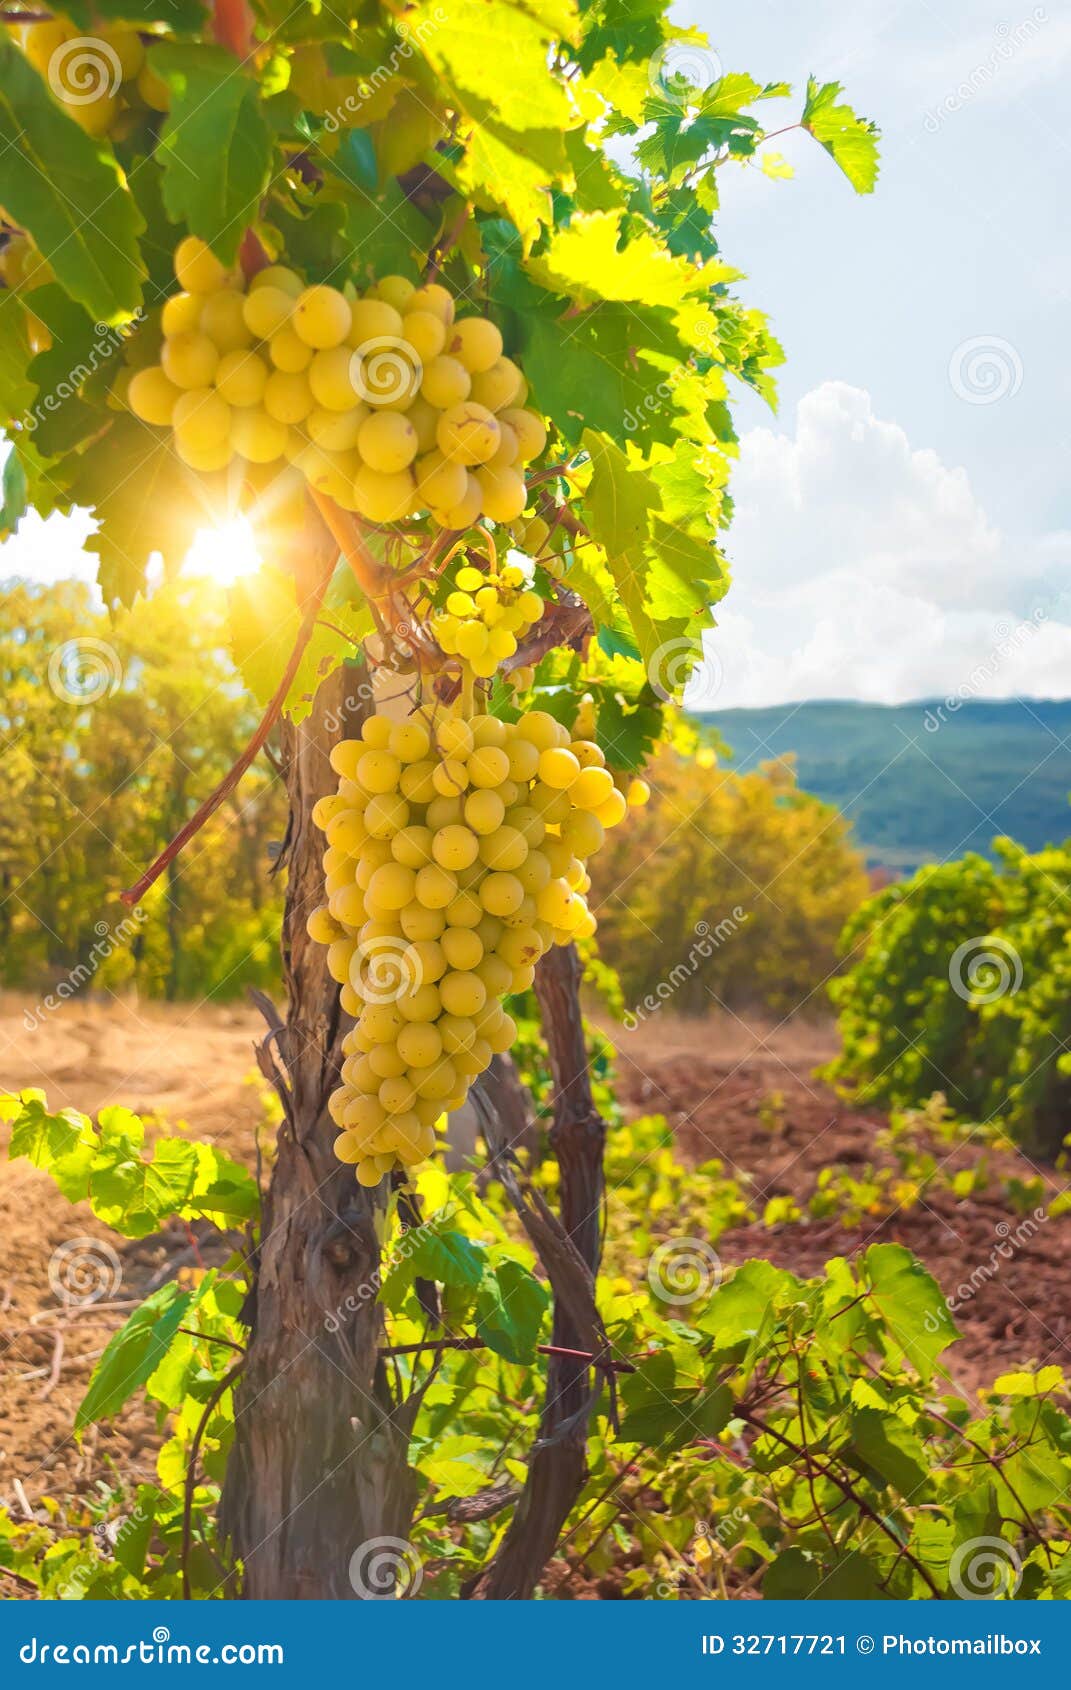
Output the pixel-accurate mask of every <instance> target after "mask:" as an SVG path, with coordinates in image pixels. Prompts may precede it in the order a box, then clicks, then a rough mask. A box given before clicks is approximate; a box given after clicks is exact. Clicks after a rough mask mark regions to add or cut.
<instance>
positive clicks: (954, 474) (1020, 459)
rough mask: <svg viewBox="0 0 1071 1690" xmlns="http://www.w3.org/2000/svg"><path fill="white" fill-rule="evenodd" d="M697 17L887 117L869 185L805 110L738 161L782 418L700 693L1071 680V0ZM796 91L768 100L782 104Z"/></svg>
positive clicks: (915, 694) (27, 535)
mask: <svg viewBox="0 0 1071 1690" xmlns="http://www.w3.org/2000/svg"><path fill="white" fill-rule="evenodd" d="M674 17H675V19H676V21H677V22H678V23H680V24H694V25H698V26H699V27H700V28H703V29H705V30H706V31H707V33H708V35H709V37H710V41H711V48H710V49H709V50H708V49H702V50H701V51H702V54H704V55H705V57H700V59H699V60H698V61H697V65H698V68H700V69H709V74H710V76H711V77H713V76H716V75H717V74H718V67H719V65H720V67H721V69H724V70H746V71H749V72H750V73H751V74H752V75H753V76H755V77H756V78H757V79H758V80H759V81H763V82H765V81H789V82H792V83H793V84H794V85H795V86H796V87H797V88H798V89H800V90H802V88H803V86H804V85H805V83H806V78H807V75H808V73H809V72H813V73H814V74H815V75H816V76H818V77H819V78H820V79H821V80H823V81H830V80H838V81H840V82H842V83H843V84H844V87H845V90H846V93H847V96H848V97H849V98H850V100H851V102H852V103H853V104H854V106H855V107H856V109H857V110H858V111H860V112H861V113H863V114H865V115H866V116H867V117H870V118H873V119H874V120H875V121H876V122H877V123H878V124H879V126H880V128H881V130H882V133H883V141H882V169H881V176H880V178H879V182H878V187H877V190H876V191H875V193H874V194H873V195H871V196H869V197H868V198H862V199H861V198H857V197H856V196H855V195H854V194H853V192H852V191H851V189H850V187H849V186H848V184H847V182H846V181H845V180H844V179H843V178H842V177H841V175H840V173H839V172H838V171H837V170H836V168H835V167H834V166H833V164H832V163H831V161H830V160H829V159H828V158H827V157H826V155H825V154H824V153H823V152H822V150H821V149H820V148H819V147H817V146H816V145H815V144H814V142H813V141H811V140H810V139H809V138H808V137H805V136H802V135H800V134H798V133H796V134H792V133H790V134H787V135H784V136H782V137H779V138H778V140H777V141H776V143H774V144H775V146H776V148H777V149H778V150H779V151H781V152H782V153H783V154H784V155H785V156H786V158H787V159H788V160H789V161H790V163H791V164H792V165H793V166H794V168H795V171H796V175H795V179H794V180H792V181H788V182H784V181H775V180H771V179H769V178H767V177H766V176H764V175H763V174H762V173H761V172H760V171H759V170H757V169H755V168H748V169H739V170H737V169H733V170H727V171H724V172H722V178H721V180H722V189H721V192H722V211H721V214H720V219H719V238H720V240H721V243H722V246H723V250H724V252H725V255H726V257H727V258H728V260H729V261H730V262H732V263H733V264H734V265H736V266H737V267H738V268H740V269H741V270H743V271H744V272H745V273H746V276H747V280H746V281H744V282H742V283H741V284H740V291H741V293H742V295H743V296H744V297H745V298H746V299H747V300H748V302H749V303H753V304H756V305H759V306H761V307H762V309H764V310H765V311H767V312H768V313H769V315H770V318H771V320H772V324H773V328H774V330H775V332H776V334H777V335H778V337H779V339H780V340H781V341H782V343H783V345H784V347H785V351H786V354H787V364H786V366H785V368H784V369H783V370H782V372H781V373H780V379H779V386H780V404H779V408H778V411H777V413H776V415H775V414H772V413H771V412H770V411H769V410H768V409H767V408H766V407H765V406H764V405H762V404H761V403H760V402H759V401H758V400H757V399H755V398H754V396H752V395H750V394H743V395H741V396H740V402H739V406H738V427H739V429H740V433H741V448H740V462H739V467H738V470H737V473H736V476H735V479H734V484H733V492H734V497H735V501H736V517H735V520H734V523H733V526H732V528H731V530H730V531H729V533H728V535H727V537H726V550H727V552H728V555H729V558H730V561H731V563H732V568H733V585H732V587H731V589H730V592H729V595H728V596H727V598H726V599H725V600H724V601H723V604H722V605H721V606H719V609H718V628H717V630H716V631H715V632H714V633H713V634H712V635H710V636H708V647H707V653H706V658H705V661H704V662H703V663H702V664H701V665H700V666H699V669H698V670H697V673H696V676H695V678H694V680H693V683H692V686H691V687H690V689H689V693H688V701H689V702H690V703H693V704H695V705H697V706H698V705H708V706H716V707H718V708H728V707H732V706H737V705H776V704H781V703H788V702H795V701H797V700H799V699H805V698H859V699H867V700H873V701H878V702H888V703H893V702H903V701H905V700H908V699H917V698H923V697H927V698H929V697H944V696H956V697H961V696H987V697H1005V696H1013V695H1026V696H1034V697H1066V696H1069V695H1071V511H1069V494H1068V480H1069V478H1068V473H1067V471H1068V464H1069V451H1071V426H1069V424H1068V421H1067V417H1068V407H1069V400H1071V360H1069V359H1068V357H1067V356H1066V353H1065V342H1066V337H1067V322H1068V302H1069V294H1071V220H1069V219H1068V217H1067V214H1066V205H1067V183H1068V174H1069V167H1071V124H1069V122H1068V119H1067V115H1066V112H1067V102H1066V77H1067V72H1068V69H1069V68H1071V12H1065V13H1063V14H1061V13H1060V12H1059V11H1058V10H1057V7H1056V4H1055V0H1050V3H1049V5H1047V6H1032V5H1030V4H1026V3H1023V0H1008V3H1007V4H1006V5H1004V6H1003V7H1001V6H999V5H997V4H990V3H989V0H940V3H938V0H931V3H930V4H926V3H924V0H906V3H903V4H895V3H889V0H806V3H805V4H803V5H801V4H800V3H799V0H746V3H745V4H737V5H735V6H726V5H718V6H715V5H714V4H713V3H712V0H684V3H683V4H680V5H678V6H677V7H676V8H675V10H674ZM690 51H692V52H694V51H695V50H694V49H691V50H690ZM798 109H799V99H798V98H797V99H796V100H794V101H793V102H792V103H791V104H788V105H786V106H785V107H784V109H783V111H782V110H781V108H780V107H779V106H778V105H775V104H771V105H769V106H767V107H765V108H764V110H765V112H766V114H767V117H768V126H769V127H770V128H776V127H779V126H780V125H781V124H782V123H788V122H791V121H793V119H794V118H795V116H797V115H798ZM86 531H87V522H86V519H85V518H84V517H83V516H81V515H75V516H74V517H72V518H71V519H70V520H69V521H64V519H50V521H49V523H48V524H47V525H46V524H42V523H40V522H39V521H38V520H37V519H35V518H32V517H31V518H29V519H28V520H27V522H26V523H25V524H24V527H23V529H22V530H20V533H19V535H18V536H17V537H16V538H15V539H13V540H11V541H9V542H7V543H6V544H4V545H0V576H3V575H8V574H14V573H20V574H30V575H32V576H34V577H35V578H37V579H56V578H58V577H59V576H61V575H65V574H71V573H80V574H83V575H85V576H86V577H91V575H92V561H91V560H90V559H89V558H88V557H87V556H86V554H85V553H84V552H83V551H82V550H81V544H82V540H83V539H84V537H85V533H86Z"/></svg>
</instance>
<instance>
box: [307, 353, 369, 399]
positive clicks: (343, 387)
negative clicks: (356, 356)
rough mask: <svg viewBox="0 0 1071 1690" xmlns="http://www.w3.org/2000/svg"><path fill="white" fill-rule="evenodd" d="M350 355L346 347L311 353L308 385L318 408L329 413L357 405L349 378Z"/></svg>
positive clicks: (353, 388) (354, 389)
mask: <svg viewBox="0 0 1071 1690" xmlns="http://www.w3.org/2000/svg"><path fill="white" fill-rule="evenodd" d="M351 359H352V354H351V352H350V350H349V348H348V347H346V346H332V347H331V348H330V349H329V350H327V351H324V352H316V353H314V354H313V358H312V362H311V364H310V365H309V369H308V382H309V386H310V388H311V389H312V396H313V398H314V399H315V401H316V403H317V404H318V405H322V406H324V407H325V409H327V410H329V411H349V410H352V409H353V407H354V406H355V405H356V404H357V403H358V398H357V390H356V388H355V387H354V385H353V380H352V378H351V375H350V363H351Z"/></svg>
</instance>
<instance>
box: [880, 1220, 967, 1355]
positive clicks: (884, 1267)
mask: <svg viewBox="0 0 1071 1690" xmlns="http://www.w3.org/2000/svg"><path fill="white" fill-rule="evenodd" d="M863 1269H864V1272H865V1273H866V1274H867V1276H868V1277H869V1280H870V1284H871V1297H872V1300H873V1302H875V1303H876V1304H877V1307H878V1309H879V1310H880V1312H881V1316H882V1319H883V1320H884V1321H885V1324H886V1326H887V1327H888V1329H889V1332H890V1334H891V1335H892V1338H893V1340H894V1341H895V1343H896V1345H897V1346H898V1347H899V1348H900V1349H901V1350H902V1351H903V1353H904V1355H905V1356H906V1357H907V1360H908V1361H909V1362H910V1364H911V1366H912V1367H913V1368H915V1370H916V1372H917V1373H919V1374H920V1375H921V1377H922V1378H923V1379H930V1378H931V1377H932V1375H933V1369H934V1362H935V1360H936V1358H937V1357H938V1356H939V1355H940V1354H941V1351H942V1350H946V1349H947V1348H948V1346H949V1344H951V1343H954V1342H955V1340H956V1339H957V1338H958V1337H960V1333H959V1331H958V1330H957V1328H956V1326H955V1324H954V1322H953V1320H952V1316H951V1314H950V1313H949V1311H948V1305H947V1303H946V1301H945V1299H944V1297H943V1296H942V1295H941V1288H940V1286H939V1285H938V1284H937V1281H936V1280H935V1279H934V1278H933V1277H932V1276H931V1275H930V1274H928V1273H927V1272H926V1269H925V1268H924V1267H923V1265H922V1263H921V1262H919V1261H917V1260H916V1258H915V1257H914V1256H913V1255H912V1254H911V1252H910V1250H905V1248H904V1246H903V1245H902V1244H872V1245H871V1246H870V1248H869V1250H867V1251H865V1252H864V1255H863Z"/></svg>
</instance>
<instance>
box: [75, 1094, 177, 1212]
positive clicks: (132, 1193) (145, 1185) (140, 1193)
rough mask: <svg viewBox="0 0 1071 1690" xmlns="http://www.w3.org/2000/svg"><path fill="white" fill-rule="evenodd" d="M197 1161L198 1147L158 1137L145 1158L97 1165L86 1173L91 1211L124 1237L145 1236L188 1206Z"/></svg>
mask: <svg viewBox="0 0 1071 1690" xmlns="http://www.w3.org/2000/svg"><path fill="white" fill-rule="evenodd" d="M101 1119H102V1123H103V1112H102V1116H101ZM102 1148H106V1146H105V1147H102ZM197 1161H198V1158H197V1146H196V1145H195V1144H192V1143H191V1142H190V1141H189V1140H188V1139H184V1138H161V1139H157V1141H156V1144H155V1146H154V1149H153V1154H152V1157H151V1159H149V1160H144V1159H143V1158H142V1157H140V1156H138V1157H135V1158H128V1157H125V1156H123V1157H122V1159H118V1158H117V1159H116V1160H115V1161H113V1162H111V1163H107V1162H105V1163H103V1164H96V1165H94V1167H93V1168H92V1170H91V1173H90V1200H91V1201H92V1204H93V1208H94V1211H95V1213H97V1214H99V1215H100V1217H101V1219H102V1220H104V1221H106V1222H107V1223H108V1225H109V1226H114V1227H115V1228H116V1229H117V1230H118V1231H121V1232H122V1233H123V1234H124V1235H125V1236H126V1237H127V1238H147V1237H148V1235H149V1233H151V1232H159V1231H160V1229H161V1227H163V1226H165V1225H166V1223H167V1222H168V1221H169V1220H170V1218H171V1216H172V1215H175V1214H178V1213H179V1212H180V1211H181V1210H182V1209H184V1208H185V1207H186V1204H187V1203H188V1201H189V1198H190V1193H191V1192H192V1190H193V1185H194V1181H195V1179H196V1177H197Z"/></svg>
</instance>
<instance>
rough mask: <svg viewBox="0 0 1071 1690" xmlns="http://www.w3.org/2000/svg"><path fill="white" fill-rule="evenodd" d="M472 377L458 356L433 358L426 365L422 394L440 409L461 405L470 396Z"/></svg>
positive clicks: (423, 397) (422, 379) (421, 388)
mask: <svg viewBox="0 0 1071 1690" xmlns="http://www.w3.org/2000/svg"><path fill="white" fill-rule="evenodd" d="M471 387H472V379H471V377H470V376H469V373H468V371H467V370H466V368H465V366H464V364H459V363H458V361H457V359H456V358H449V357H445V356H442V357H438V358H432V359H431V360H430V362H428V363H427V364H425V365H424V373H423V375H422V377H421V380H420V395H421V398H422V399H424V400H426V402H427V403H428V404H429V405H432V406H434V407H435V409H436V410H438V411H446V410H449V409H450V407H451V406H453V405H460V404H461V403H462V402H463V401H464V400H465V399H467V398H468V396H469V391H470V389H471Z"/></svg>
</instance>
